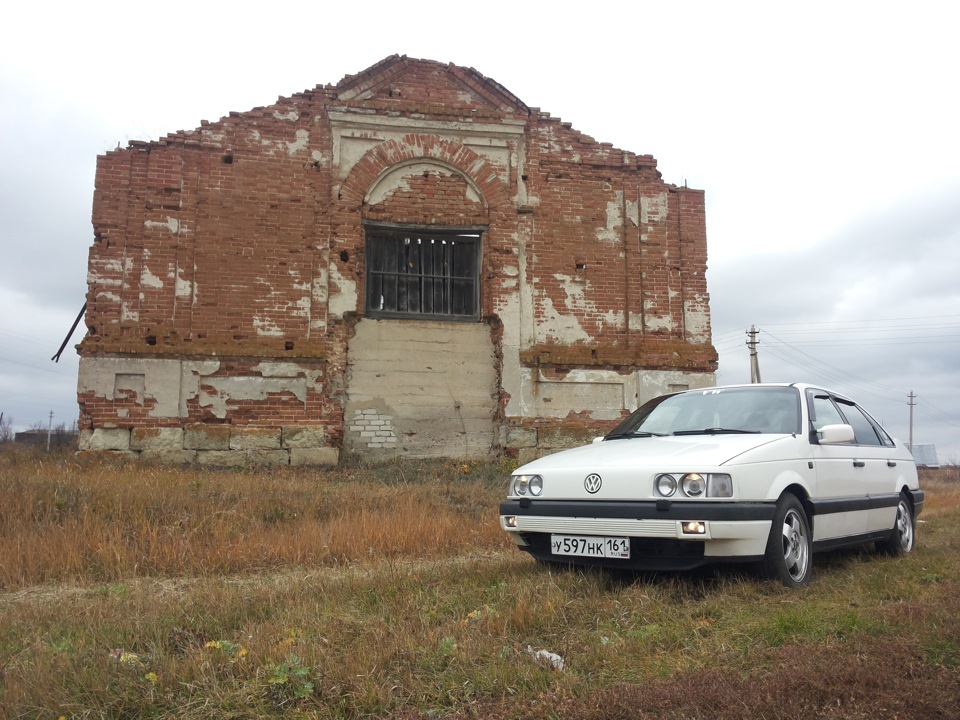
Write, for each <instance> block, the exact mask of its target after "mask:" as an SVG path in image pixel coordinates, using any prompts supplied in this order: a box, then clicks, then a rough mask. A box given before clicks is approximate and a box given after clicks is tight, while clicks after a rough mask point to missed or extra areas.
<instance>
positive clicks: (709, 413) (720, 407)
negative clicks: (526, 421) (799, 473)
mask: <svg viewBox="0 0 960 720" xmlns="http://www.w3.org/2000/svg"><path fill="white" fill-rule="evenodd" d="M799 431H800V393H799V392H798V391H797V389H796V388H792V387H737V388H706V389H703V390H690V391H687V392H682V393H677V394H675V395H664V396H661V397H658V398H654V399H653V400H650V401H649V402H647V403H644V405H642V406H641V407H640V408H639V409H637V410H636V411H635V412H634V413H633V414H631V415H630V416H629V417H628V418H626V419H625V420H624V421H623V422H622V423H620V424H619V425H618V426H617V427H616V428H614V429H613V431H612V432H611V433H610V434H609V435H607V436H606V437H607V439H608V440H614V439H618V438H625V437H649V436H658V435H701V434H702V435H714V434H724V433H782V434H796V433H798V432H799Z"/></svg>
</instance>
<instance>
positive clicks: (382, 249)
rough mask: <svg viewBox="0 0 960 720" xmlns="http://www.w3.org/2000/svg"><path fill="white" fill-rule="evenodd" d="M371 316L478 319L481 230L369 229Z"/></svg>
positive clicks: (368, 307)
mask: <svg viewBox="0 0 960 720" xmlns="http://www.w3.org/2000/svg"><path fill="white" fill-rule="evenodd" d="M366 257H367V260H366V263H367V272H366V283H367V290H366V311H367V315H368V316H369V317H406V318H421V319H437V320H476V319H479V316H480V312H479V304H480V303H479V298H480V293H479V286H480V277H479V269H480V234H479V233H478V232H456V231H452V232H451V231H447V232H442V231H440V232H438V231H423V232H414V231H411V232H407V231H387V230H373V229H371V230H368V232H367V253H366Z"/></svg>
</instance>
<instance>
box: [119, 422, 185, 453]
mask: <svg viewBox="0 0 960 720" xmlns="http://www.w3.org/2000/svg"><path fill="white" fill-rule="evenodd" d="M130 449H131V450H142V451H149V452H151V453H169V452H182V451H183V428H134V429H133V430H131V431H130Z"/></svg>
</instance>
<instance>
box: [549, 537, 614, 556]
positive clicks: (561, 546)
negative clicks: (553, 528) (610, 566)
mask: <svg viewBox="0 0 960 720" xmlns="http://www.w3.org/2000/svg"><path fill="white" fill-rule="evenodd" d="M550 551H551V552H552V553H553V554H554V555H576V556H577V557H600V558H622V559H625V560H629V559H630V538H625V537H596V536H592V535H551V536H550Z"/></svg>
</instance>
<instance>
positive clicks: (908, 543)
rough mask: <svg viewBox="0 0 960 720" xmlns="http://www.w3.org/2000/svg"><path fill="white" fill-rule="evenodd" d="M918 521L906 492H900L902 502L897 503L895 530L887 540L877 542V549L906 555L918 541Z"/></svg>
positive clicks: (885, 552) (886, 553)
mask: <svg viewBox="0 0 960 720" xmlns="http://www.w3.org/2000/svg"><path fill="white" fill-rule="evenodd" d="M916 530H917V527H916V521H915V520H914V517H913V506H912V505H911V504H910V499H909V498H908V497H907V494H906V493H900V502H899V503H898V504H897V519H896V522H894V524H893V530H891V531H890V536H889V537H888V538H887V539H886V540H882V541H880V542H878V543H877V550H879V551H880V552H882V553H884V554H885V555H906V554H907V553H909V552H910V551H912V550H913V546H914V543H916Z"/></svg>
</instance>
